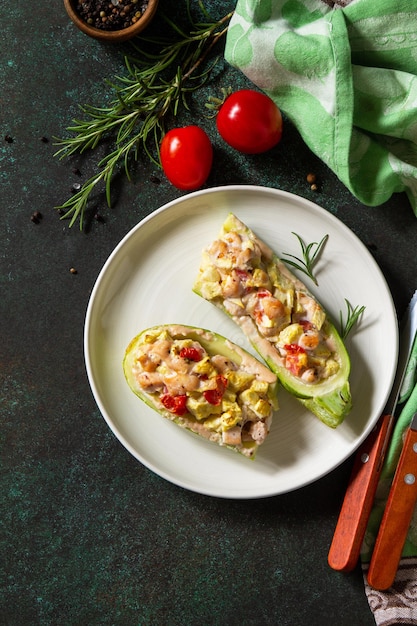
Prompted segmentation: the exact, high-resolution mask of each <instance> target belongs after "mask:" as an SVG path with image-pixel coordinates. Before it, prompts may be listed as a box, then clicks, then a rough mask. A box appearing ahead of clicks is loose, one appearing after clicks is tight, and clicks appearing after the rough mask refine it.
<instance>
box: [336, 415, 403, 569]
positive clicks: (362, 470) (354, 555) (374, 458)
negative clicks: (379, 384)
mask: <svg viewBox="0 0 417 626" xmlns="http://www.w3.org/2000/svg"><path fill="white" fill-rule="evenodd" d="M392 425H393V419H392V416H391V415H388V414H387V415H383V416H382V417H380V419H379V421H378V423H377V425H376V426H375V428H374V429H373V430H372V432H371V433H370V434H369V435H368V437H367V438H366V439H365V441H364V443H363V444H362V445H361V446H360V448H359V449H358V451H357V452H356V456H355V461H354V464H353V468H352V474H351V476H350V479H349V484H348V487H347V490H346V494H345V497H344V500H343V504H342V508H341V510H340V514H339V518H338V521H337V525H336V529H335V532H334V535H333V540H332V543H331V546H330V550H329V554H328V563H329V565H330V567H332V568H333V569H335V570H339V571H345V572H349V571H351V570H353V569H354V567H355V566H356V564H357V562H358V560H359V556H360V551H361V547H362V542H363V538H364V536H365V530H366V527H367V524H368V521H369V516H370V514H371V509H372V504H373V501H374V498H375V493H376V488H377V486H378V480H379V477H380V474H381V469H382V463H383V456H384V450H385V448H386V445H385V444H386V439H387V437H389V436H390V430H392Z"/></svg>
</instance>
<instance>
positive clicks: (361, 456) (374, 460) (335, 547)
mask: <svg viewBox="0 0 417 626" xmlns="http://www.w3.org/2000/svg"><path fill="white" fill-rule="evenodd" d="M416 308H417V290H416V291H415V292H414V295H413V297H412V299H411V301H410V303H409V305H408V307H407V311H406V313H405V315H404V319H403V323H402V328H401V333H400V346H399V354H398V361H397V370H396V374H395V378H394V383H393V386H392V388H391V392H390V395H389V397H388V400H387V403H386V405H385V408H384V411H383V413H382V415H381V417H380V418H379V420H378V422H377V424H376V426H375V427H374V429H373V430H372V431H371V433H370V434H369V435H368V437H367V438H366V439H365V441H364V442H363V443H362V444H361V446H360V447H359V449H358V450H357V452H356V455H355V460H354V463H353V468H352V472H351V475H350V478H349V482H348V487H347V489H346V493H345V496H344V499H343V503H342V507H341V510H340V513H339V517H338V521H337V524H336V528H335V531H334V534H333V539H332V543H331V545H330V549H329V553H328V557H327V560H328V563H329V565H330V567H331V568H332V569H335V570H338V571H345V572H349V571H351V570H352V569H353V568H354V567H355V566H356V564H357V562H358V560H359V556H360V551H361V547H362V543H363V539H364V536H365V531H366V527H367V525H368V521H369V517H370V514H371V510H372V505H373V502H374V499H375V493H376V488H377V486H378V481H379V478H380V475H381V470H382V466H383V462H384V459H385V455H386V451H387V448H388V444H389V441H390V438H391V435H392V431H393V428H394V423H395V417H394V413H395V408H396V406H397V402H398V397H399V393H400V389H401V385H402V382H403V378H404V374H405V370H406V367H407V363H408V359H409V356H410V352H411V348H412V345H413V341H414V336H415V334H416V327H417V315H413V311H414V309H416Z"/></svg>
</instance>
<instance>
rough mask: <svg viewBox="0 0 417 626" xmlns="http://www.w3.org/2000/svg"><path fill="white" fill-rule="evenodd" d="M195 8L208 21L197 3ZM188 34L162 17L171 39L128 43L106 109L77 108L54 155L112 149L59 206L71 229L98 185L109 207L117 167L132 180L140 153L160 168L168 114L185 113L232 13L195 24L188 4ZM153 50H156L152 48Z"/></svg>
mask: <svg viewBox="0 0 417 626" xmlns="http://www.w3.org/2000/svg"><path fill="white" fill-rule="evenodd" d="M199 5H200V9H201V10H202V12H203V14H204V16H205V17H208V14H207V11H206V10H205V8H204V6H203V4H202V2H199ZM187 11H188V18H189V20H190V26H191V30H190V32H189V33H185V32H183V31H182V30H181V29H180V28H179V27H178V26H177V25H176V24H174V23H173V22H172V21H171V20H170V19H169V18H168V17H166V16H163V15H162V17H163V19H164V20H165V21H166V22H167V23H168V25H169V26H170V27H171V29H173V31H174V33H175V38H174V40H168V39H165V38H153V39H152V38H146V37H141V41H142V42H143V43H146V44H147V46H146V48H145V49H142V48H141V47H139V45H138V44H137V43H132V44H131V46H132V53H131V54H128V55H126V56H125V57H124V62H125V66H126V70H127V75H126V76H115V77H114V79H113V80H112V81H110V80H109V81H106V83H107V85H108V86H109V87H110V88H111V89H112V90H113V91H114V93H115V98H114V99H113V100H112V101H111V102H110V104H109V105H108V106H107V107H98V106H91V105H86V106H81V107H80V109H81V111H82V113H83V114H84V118H83V119H75V120H73V123H72V125H70V126H68V128H67V130H68V131H69V132H70V133H73V135H72V136H70V137H67V138H63V139H57V140H56V145H58V146H61V147H60V149H59V150H58V151H57V152H56V154H55V156H58V157H59V158H64V157H69V156H71V155H73V154H75V153H80V154H82V153H84V152H85V151H86V150H89V149H91V150H94V149H96V148H97V147H98V146H99V144H101V142H102V141H103V140H106V141H108V140H109V139H110V140H113V149H112V150H111V151H110V152H109V153H108V154H106V155H105V156H104V157H103V158H102V159H101V160H100V162H99V163H98V168H99V171H98V172H97V173H96V174H95V175H94V176H92V177H91V178H89V179H88V180H87V181H85V182H84V183H83V185H82V186H81V189H80V190H79V191H78V192H77V193H75V194H74V195H73V196H71V198H69V199H68V200H67V201H66V202H64V203H63V204H62V205H60V206H58V207H56V208H57V209H59V210H60V211H61V212H62V211H63V215H62V219H66V218H70V224H69V225H70V226H72V225H73V224H74V223H75V222H76V221H77V220H79V224H80V229H82V228H83V220H84V216H85V211H86V209H87V206H88V203H89V200H90V199H91V194H92V192H93V190H95V189H96V187H97V185H98V184H99V183H103V184H104V186H105V196H106V201H107V204H108V206H111V184H112V180H113V178H114V175H115V173H116V171H117V169H118V168H119V167H120V166H122V167H123V170H124V172H125V174H126V176H127V178H128V180H130V179H131V165H132V161H137V160H138V157H139V154H140V151H141V150H143V152H144V153H145V155H147V157H148V158H149V159H150V160H151V161H152V162H154V163H155V164H156V165H158V166H159V165H160V162H159V144H160V141H161V139H162V137H163V135H164V134H165V122H166V120H167V118H168V116H169V115H170V116H173V117H176V116H177V115H178V112H179V109H180V107H183V108H184V109H186V110H189V104H188V95H189V94H190V92H193V91H195V90H196V89H198V88H200V87H201V86H202V85H203V84H204V83H205V82H206V81H207V79H208V78H209V76H210V73H211V71H212V69H213V67H214V65H215V63H216V60H212V62H210V63H209V65H208V67H206V68H204V69H202V70H200V68H201V67H202V66H203V63H204V62H205V61H206V59H207V58H208V56H209V54H210V52H211V51H212V49H213V48H214V46H215V45H216V44H217V42H218V41H219V40H220V39H221V38H222V37H223V36H224V35H225V34H226V32H227V29H228V21H229V20H230V18H231V16H232V12H231V13H228V14H227V15H225V16H224V17H223V18H222V19H220V20H218V21H217V22H212V21H208V22H206V23H203V22H194V21H193V20H192V17H191V15H190V6H189V0H188V2H187ZM152 46H153V47H154V48H155V49H156V48H157V51H156V52H152V51H151V47H152Z"/></svg>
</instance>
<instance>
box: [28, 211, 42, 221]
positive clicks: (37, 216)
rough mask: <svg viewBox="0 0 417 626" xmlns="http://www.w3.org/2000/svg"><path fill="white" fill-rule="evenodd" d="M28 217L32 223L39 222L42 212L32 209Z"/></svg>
mask: <svg viewBox="0 0 417 626" xmlns="http://www.w3.org/2000/svg"><path fill="white" fill-rule="evenodd" d="M30 219H31V221H32V222H33V223H34V224H39V222H40V221H41V219H42V213H41V212H40V211H34V213H32V215H31V216H30Z"/></svg>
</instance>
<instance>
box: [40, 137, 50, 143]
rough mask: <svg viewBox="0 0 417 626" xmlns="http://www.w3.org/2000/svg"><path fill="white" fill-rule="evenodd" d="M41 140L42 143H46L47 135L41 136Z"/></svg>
mask: <svg viewBox="0 0 417 626" xmlns="http://www.w3.org/2000/svg"><path fill="white" fill-rule="evenodd" d="M41 141H42V143H48V142H49V139H48V137H41Z"/></svg>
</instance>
